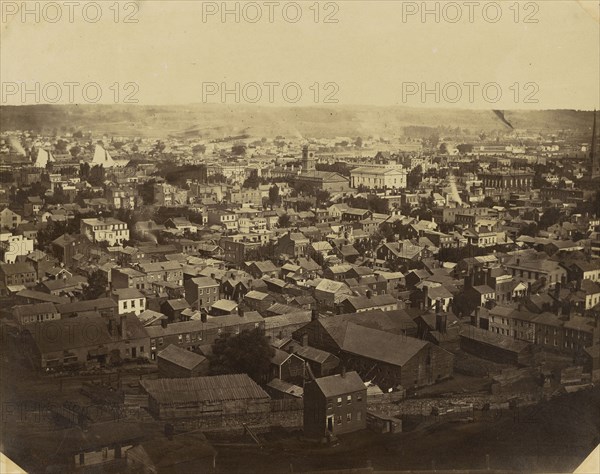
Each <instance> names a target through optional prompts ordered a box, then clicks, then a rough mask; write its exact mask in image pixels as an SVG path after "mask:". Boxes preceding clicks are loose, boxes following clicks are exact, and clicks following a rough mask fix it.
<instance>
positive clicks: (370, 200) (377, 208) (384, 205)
mask: <svg viewBox="0 0 600 474" xmlns="http://www.w3.org/2000/svg"><path fill="white" fill-rule="evenodd" d="M346 203H347V204H348V205H349V206H350V207H355V208H358V209H368V210H370V211H371V212H374V213H378V214H387V213H388V212H389V202H388V201H387V200H386V199H383V198H380V197H379V196H377V195H376V194H369V195H368V196H367V197H366V198H365V197H362V196H356V197H355V196H351V197H349V198H348V199H347V200H346Z"/></svg>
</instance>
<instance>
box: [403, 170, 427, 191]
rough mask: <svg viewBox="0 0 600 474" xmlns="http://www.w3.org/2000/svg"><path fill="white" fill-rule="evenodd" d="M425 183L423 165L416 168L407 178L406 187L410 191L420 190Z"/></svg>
mask: <svg viewBox="0 0 600 474" xmlns="http://www.w3.org/2000/svg"><path fill="white" fill-rule="evenodd" d="M421 181H423V168H422V167H421V165H417V166H415V167H414V168H413V169H412V170H410V172H409V173H408V175H407V176H406V186H407V187H408V188H409V189H415V188H418V187H419V185H420V184H421Z"/></svg>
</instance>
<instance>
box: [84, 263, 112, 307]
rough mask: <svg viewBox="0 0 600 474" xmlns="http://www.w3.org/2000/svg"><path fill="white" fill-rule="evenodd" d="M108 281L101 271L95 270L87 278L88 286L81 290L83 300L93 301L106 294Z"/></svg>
mask: <svg viewBox="0 0 600 474" xmlns="http://www.w3.org/2000/svg"><path fill="white" fill-rule="evenodd" d="M107 287H108V280H107V278H106V275H105V274H104V272H102V271H101V270H96V271H94V272H92V273H91V274H90V276H89V277H88V284H87V286H86V287H85V288H84V289H83V299H84V300H95V299H98V298H100V297H101V296H103V295H104V294H105V293H106V288H107Z"/></svg>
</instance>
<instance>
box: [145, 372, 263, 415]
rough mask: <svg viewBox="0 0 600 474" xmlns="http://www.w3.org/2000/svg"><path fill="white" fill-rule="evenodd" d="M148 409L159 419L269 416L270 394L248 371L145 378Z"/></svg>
mask: <svg viewBox="0 0 600 474" xmlns="http://www.w3.org/2000/svg"><path fill="white" fill-rule="evenodd" d="M141 383H142V387H143V388H144V390H145V391H146V393H147V394H148V409H149V411H150V413H151V414H152V416H154V417H155V418H157V419H159V420H174V419H182V418H204V419H207V418H220V419H223V418H224V417H242V416H246V415H261V416H267V414H268V413H269V412H270V410H271V399H270V397H269V395H268V394H267V393H266V392H265V391H264V390H263V389H262V388H260V387H259V386H258V385H257V384H256V383H255V382H254V381H253V380H252V379H251V378H250V377H248V376H247V375H246V374H233V375H215V376H212V377H192V378H189V379H183V378H178V379H157V380H143V381H142V382H141Z"/></svg>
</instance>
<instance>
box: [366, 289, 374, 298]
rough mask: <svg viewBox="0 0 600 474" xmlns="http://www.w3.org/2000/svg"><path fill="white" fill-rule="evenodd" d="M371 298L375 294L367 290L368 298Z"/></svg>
mask: <svg viewBox="0 0 600 474" xmlns="http://www.w3.org/2000/svg"><path fill="white" fill-rule="evenodd" d="M371 296H373V293H371V290H367V298H368V299H371Z"/></svg>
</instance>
